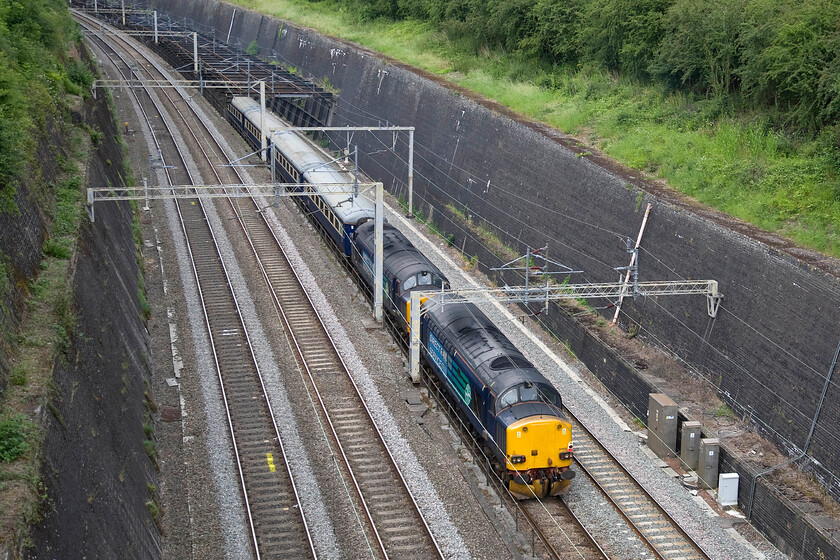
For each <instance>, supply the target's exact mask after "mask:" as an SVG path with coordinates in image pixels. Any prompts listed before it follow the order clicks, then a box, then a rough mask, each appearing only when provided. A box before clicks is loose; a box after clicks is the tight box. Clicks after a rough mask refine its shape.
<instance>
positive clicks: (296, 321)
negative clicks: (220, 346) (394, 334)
mask: <svg viewBox="0 0 840 560" xmlns="http://www.w3.org/2000/svg"><path fill="white" fill-rule="evenodd" d="M239 219H240V223H241V224H242V227H243V229H244V230H245V231H246V232H247V235H248V238H249V242H250V244H251V247H252V248H253V251H254V254H255V255H256V256H257V258H258V260H259V261H260V263H261V264H260V267H261V269H262V271H263V274H264V277H265V280H266V283H267V284H268V286H269V287H270V288H271V292H272V294H273V296H274V298H275V303H276V307H277V309H278V312H279V313H280V315H281V317H282V320H283V323H284V324H285V326H286V328H287V330H288V332H289V333H290V337H291V339H292V344H293V347H294V349H295V351H296V353H297V354H298V356H299V358H300V361H301V363H302V365H303V368H304V371H305V372H306V377H307V379H308V381H309V383H310V386H311V388H312V390H313V393H314V394H315V395H316V400H317V402H318V404H319V407H320V409H321V412H322V414H323V418H324V421H325V425H327V426H328V428H329V430H328V431H329V433H331V434H332V437H333V440H334V443H335V445H336V447H337V449H338V450H339V453H340V455H341V457H342V458H343V459H344V461H345V465H346V468H347V471H348V474H349V478H350V479H351V480H352V481H353V485H354V487H355V489H356V493H357V495H358V497H359V499H360V501H361V503H362V505H363V509H364V512H365V515H366V517H367V519H368V520H369V528H370V531H371V533H372V534H373V535H374V539H375V541H376V542H377V543H378V545H379V548H380V551H381V553H382V554H383V556H385V557H394V558H418V559H420V558H435V557H437V558H442V557H443V553H442V552H441V550H440V548H439V546H438V544H437V542H436V541H435V539H434V536H433V535H432V533H431V531H430V529H429V527H428V525H427V524H426V522H425V519H424V518H423V515H422V512H421V511H420V508H419V506H418V505H417V502H416V500H415V498H414V496H413V495H412V493H411V490H410V488H409V487H408V485H407V484H406V481H405V479H404V478H403V476H402V473H401V472H400V470H399V467H398V466H397V464H396V461H395V459H394V458H393V456H392V455H391V452H390V451H389V449H388V446H387V444H386V443H385V440H384V438H383V437H382V434H381V433H380V431H379V429H378V428H377V426H376V423H375V421H374V420H373V417H372V414H371V412H370V410H369V409H368V407H367V405H366V404H365V400H364V398H363V397H362V395H361V392H360V391H359V388H358V387H357V386H356V384H355V382H354V381H353V378H352V376H351V374H350V373H349V371H348V369H347V366H346V365H345V364H344V362H343V360H342V359H341V355H340V354H339V352H338V351H337V350H336V348H335V345H334V344H333V341H332V338H331V337H330V335H329V332H328V330H327V329H326V327H325V326H324V324H323V323H322V321H321V319H320V317H319V315H318V313H317V311H316V309H315V306H314V305H313V304H312V302H311V301H310V299H309V296H308V295H307V293H306V291H305V290H304V288H303V287H302V285H301V282H300V280H299V279H298V278H297V275H296V274H295V271H294V269H293V267H292V266H291V264H290V263H289V261H288V259H287V258H286V256H285V253H283V251H282V247H281V246H280V243H279V242H278V240H277V239H276V238H275V236H274V234H273V232H272V231H271V228H270V227H269V226H268V224H267V223H266V222H265V218H264V217H263V215H262V214H261V213H260V214H257V213H254V214H240V215H239Z"/></svg>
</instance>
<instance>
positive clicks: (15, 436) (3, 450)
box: [0, 414, 32, 462]
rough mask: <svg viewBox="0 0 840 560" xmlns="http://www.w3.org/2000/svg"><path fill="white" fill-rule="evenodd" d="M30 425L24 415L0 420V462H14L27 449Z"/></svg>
mask: <svg viewBox="0 0 840 560" xmlns="http://www.w3.org/2000/svg"><path fill="white" fill-rule="evenodd" d="M31 427H32V423H31V422H30V421H29V418H27V417H26V416H25V415H24V414H17V415H15V416H12V417H9V418H5V419H3V420H0V461H6V462H9V461H14V460H15V459H17V458H18V457H20V456H21V455H23V454H24V453H25V452H26V451H27V450H28V449H29V442H28V441H27V438H28V435H29V432H30V430H31Z"/></svg>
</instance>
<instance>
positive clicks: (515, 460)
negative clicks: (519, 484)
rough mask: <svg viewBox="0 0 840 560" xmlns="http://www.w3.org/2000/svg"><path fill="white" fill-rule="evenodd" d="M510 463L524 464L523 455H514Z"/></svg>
mask: <svg viewBox="0 0 840 560" xmlns="http://www.w3.org/2000/svg"><path fill="white" fill-rule="evenodd" d="M510 462H511V463H513V464H514V465H518V464H520V463H524V462H525V455H514V456H513V457H511V458H510Z"/></svg>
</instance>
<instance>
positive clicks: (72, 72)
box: [67, 60, 96, 92]
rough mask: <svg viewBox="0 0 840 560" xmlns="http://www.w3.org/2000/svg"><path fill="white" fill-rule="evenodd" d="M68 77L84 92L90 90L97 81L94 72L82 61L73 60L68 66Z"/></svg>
mask: <svg viewBox="0 0 840 560" xmlns="http://www.w3.org/2000/svg"><path fill="white" fill-rule="evenodd" d="M67 77H68V78H69V79H70V81H71V82H72V83H74V84H76V85H77V86H79V87H80V88H81V89H82V91H83V92H86V91H88V90H90V88H91V86H93V81H94V80H95V79H96V76H95V75H94V73H93V71H91V69H90V68H88V66H87V64H85V63H84V61H82V60H73V61H71V62H70V63H69V64H67Z"/></svg>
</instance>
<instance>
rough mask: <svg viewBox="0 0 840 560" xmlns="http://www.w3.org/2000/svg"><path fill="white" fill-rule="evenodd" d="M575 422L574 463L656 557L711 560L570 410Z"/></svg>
mask: <svg viewBox="0 0 840 560" xmlns="http://www.w3.org/2000/svg"><path fill="white" fill-rule="evenodd" d="M566 414H567V415H568V416H569V418H570V419H571V420H572V423H573V424H572V430H573V433H574V434H575V435H574V442H575V462H576V463H577V464H578V466H579V467H580V468H581V470H582V471H583V472H584V473H586V475H587V476H588V477H589V478H590V479H591V480H592V482H593V483H594V484H595V485H596V486H597V487H598V488H599V489H600V490H601V493H602V494H603V495H604V496H605V497H606V498H607V499H608V500H609V501H610V502H611V503H612V504H613V505H614V506H615V508H616V510H617V511H618V512H619V514H620V515H621V516H622V517H623V518H624V519H625V520H626V521H627V524H628V525H629V526H630V527H632V528H633V530H634V531H636V533H637V534H638V535H639V537H640V538H641V539H642V540H643V541H644V542H645V543H646V544H647V546H648V547H649V548H650V549H651V551H652V552H653V554H654V555H655V556H656V557H657V558H661V559H665V560H678V559H679V560H683V559H684V560H695V559H696V560H709V556H708V555H707V554H706V552H705V551H704V550H703V548H702V547H701V546H700V544H699V543H697V542H695V541H694V539H692V538H691V537H690V536H689V535H688V534H687V533H686V532H685V531H684V530H683V529H682V527H680V524H679V523H678V522H677V521H676V520H675V519H674V518H673V517H671V516H670V515H669V514H668V513H667V512H666V511H665V509H664V508H663V507H662V506H661V505H660V504H659V502H657V501H656V499H655V498H654V497H653V496H652V495H651V494H650V493H648V492H647V490H645V489H644V487H643V486H642V485H641V484H639V483H638V482H636V480H635V479H634V478H633V476H632V475H630V473H629V472H627V470H626V469H625V468H624V467H623V466H622V465H621V463H620V462H619V461H618V460H617V459H616V458H615V457H613V456H612V454H610V453H609V452H608V451H607V450H606V449H605V448H604V446H603V445H601V443H600V442H599V441H598V439H597V438H596V437H595V436H594V435H592V433H590V432H589V431H588V430H587V429H586V428H585V427H583V425H582V424H581V423H580V422H579V421H578V420H577V419H576V418H575V417H574V416H573V415H572V414H571V413H569V412H568V411H566Z"/></svg>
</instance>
